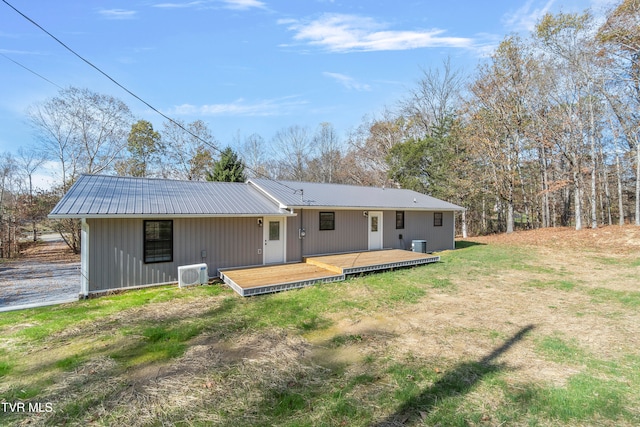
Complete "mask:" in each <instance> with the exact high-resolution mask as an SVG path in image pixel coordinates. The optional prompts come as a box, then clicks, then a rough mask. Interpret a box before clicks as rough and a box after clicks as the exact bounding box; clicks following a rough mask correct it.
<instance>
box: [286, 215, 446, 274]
mask: <svg viewBox="0 0 640 427" xmlns="http://www.w3.org/2000/svg"><path fill="white" fill-rule="evenodd" d="M326 211H330V210H329V209H296V210H295V212H296V214H297V216H295V217H289V218H287V226H288V229H287V237H288V239H287V261H291V262H293V261H301V260H302V258H304V257H307V256H311V255H322V254H332V253H342V252H357V251H366V250H368V222H367V217H366V216H365V215H364V212H365V211H363V210H344V209H336V210H334V211H331V212H335V229H334V230H320V224H319V223H320V212H326ZM380 212H381V213H382V215H383V226H382V230H383V247H384V248H385V249H404V250H411V242H412V241H413V240H426V241H427V252H437V251H443V250H448V249H453V248H454V246H455V243H454V239H455V235H454V229H455V227H454V213H453V212H451V211H449V212H442V219H443V221H442V226H434V218H433V216H434V212H431V211H402V212H404V228H396V212H398V211H396V210H386V211H385V210H383V211H380ZM300 228H303V229H304V230H305V232H306V237H305V238H304V239H300V238H299V235H298V230H299V229H300Z"/></svg>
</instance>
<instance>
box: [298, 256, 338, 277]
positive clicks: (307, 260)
mask: <svg viewBox="0 0 640 427" xmlns="http://www.w3.org/2000/svg"><path fill="white" fill-rule="evenodd" d="M304 262H305V263H307V264H311V265H315V266H318V267H320V268H324V269H325V270H329V271H333V272H336V273H338V274H343V273H344V271H342V267H338V266H337V265H333V264H329V263H326V262H322V261H320V260H319V259H317V258H313V257H308V258H304Z"/></svg>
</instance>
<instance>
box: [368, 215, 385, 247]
mask: <svg viewBox="0 0 640 427" xmlns="http://www.w3.org/2000/svg"><path fill="white" fill-rule="evenodd" d="M376 249H382V212H371V211H369V250H370V251H373V250H376Z"/></svg>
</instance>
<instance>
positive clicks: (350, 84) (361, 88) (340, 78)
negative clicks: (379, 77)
mask: <svg viewBox="0 0 640 427" xmlns="http://www.w3.org/2000/svg"><path fill="white" fill-rule="evenodd" d="M322 75H324V76H326V77H329V78H332V79H333V80H335V81H337V82H338V83H340V84H341V85H342V86H344V87H346V88H347V89H349V90H356V91H358V92H366V91H370V90H371V86H369V85H368V84H366V83H360V82H358V81H357V80H355V79H354V78H353V77H350V76H347V75H345V74H340V73H330V72H328V71H325V72H324V73H322Z"/></svg>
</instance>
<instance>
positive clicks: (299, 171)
mask: <svg viewBox="0 0 640 427" xmlns="http://www.w3.org/2000/svg"><path fill="white" fill-rule="evenodd" d="M273 141H274V147H275V148H276V149H277V150H278V152H279V153H281V157H280V158H279V159H278V160H279V161H280V163H281V164H282V165H283V166H284V167H283V168H282V169H281V174H282V175H281V176H279V178H286V179H291V180H294V181H303V180H305V179H307V171H308V163H309V160H310V159H311V156H312V155H313V145H312V143H311V138H310V137H309V131H308V129H307V128H305V127H302V126H297V125H294V126H289V127H287V128H284V129H281V130H279V131H278V132H276V134H275V136H274V138H273Z"/></svg>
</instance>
